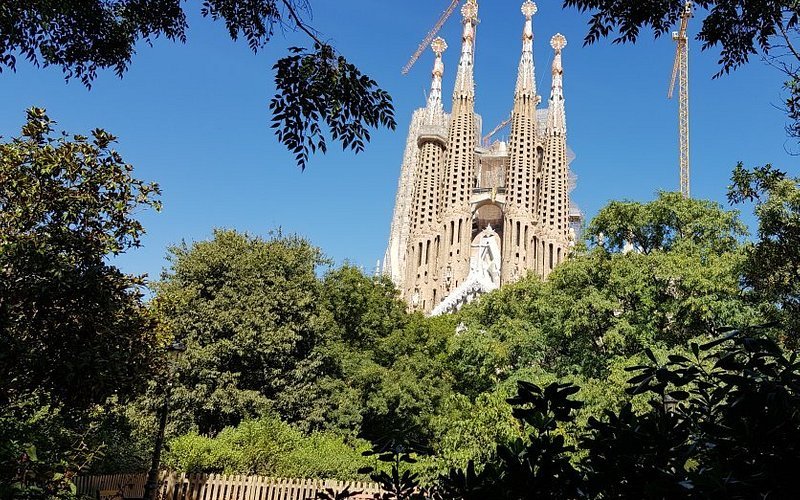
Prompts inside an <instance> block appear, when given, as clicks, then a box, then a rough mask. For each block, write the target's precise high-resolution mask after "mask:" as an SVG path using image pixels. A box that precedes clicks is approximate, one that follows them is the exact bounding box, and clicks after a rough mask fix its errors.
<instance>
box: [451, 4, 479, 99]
mask: <svg viewBox="0 0 800 500" xmlns="http://www.w3.org/2000/svg"><path fill="white" fill-rule="evenodd" d="M461 16H462V18H463V19H462V23H463V24H464V31H463V35H462V37H461V60H460V61H459V62H458V73H457V74H456V87H455V90H454V91H453V95H454V96H463V95H470V96H471V95H472V94H473V92H474V91H475V83H474V81H473V76H472V65H473V63H474V55H475V54H474V51H475V26H477V24H478V2H477V1H476V0H467V1H466V2H465V3H464V5H463V6H462V7H461Z"/></svg>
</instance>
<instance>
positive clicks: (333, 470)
mask: <svg viewBox="0 0 800 500" xmlns="http://www.w3.org/2000/svg"><path fill="white" fill-rule="evenodd" d="M367 449H369V445H368V444H367V443H366V441H362V440H350V441H348V440H346V439H345V438H344V437H342V436H340V435H337V434H334V433H332V432H314V433H312V434H310V435H304V434H303V433H302V432H301V431H300V430H298V429H297V428H295V427H292V426H291V425H289V424H287V423H285V422H282V421H281V420H280V419H279V418H278V417H276V416H267V417H263V418H260V419H258V420H247V421H244V422H242V423H241V424H239V425H238V426H237V427H227V428H225V429H224V430H223V431H222V432H220V433H219V434H218V435H217V436H216V437H207V436H201V435H198V434H197V433H190V434H185V435H183V436H180V437H177V438H174V439H172V440H170V442H169V444H168V451H167V452H166V454H165V458H164V463H165V465H167V466H168V467H170V468H173V469H175V470H178V471H181V472H192V473H222V474H255V475H262V476H273V477H315V478H335V479H343V480H352V479H363V476H362V475H359V473H358V469H359V468H360V467H363V466H366V465H370V464H371V463H372V461H371V460H370V459H367V458H364V457H363V456H361V452H362V451H365V450H367Z"/></svg>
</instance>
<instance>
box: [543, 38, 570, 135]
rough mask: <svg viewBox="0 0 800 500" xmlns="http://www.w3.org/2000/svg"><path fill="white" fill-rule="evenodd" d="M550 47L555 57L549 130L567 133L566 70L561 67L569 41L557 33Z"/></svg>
mask: <svg viewBox="0 0 800 500" xmlns="http://www.w3.org/2000/svg"><path fill="white" fill-rule="evenodd" d="M550 46H551V47H553V50H554V51H555V56H554V57H553V87H552V89H551V91H550V108H549V112H548V115H549V117H548V123H547V125H548V128H549V129H550V133H558V132H560V133H565V132H566V128H567V126H566V119H565V116H564V68H563V66H562V65H561V51H562V50H564V47H566V46H567V39H566V37H564V35H562V34H561V33H557V34H555V35H554V36H553V38H552V39H550Z"/></svg>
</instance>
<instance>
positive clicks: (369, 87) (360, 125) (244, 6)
mask: <svg viewBox="0 0 800 500" xmlns="http://www.w3.org/2000/svg"><path fill="white" fill-rule="evenodd" d="M185 9H186V7H185V6H184V2H181V1H180V0H135V1H130V0H110V1H109V0H90V1H82V0H64V1H57V2H53V1H51V0H33V1H25V2H5V3H4V4H3V8H2V9H0V72H2V70H3V69H4V68H6V69H10V70H14V69H15V68H16V65H17V57H18V56H22V57H24V58H25V59H27V60H28V61H30V62H31V63H32V64H34V65H36V66H40V65H41V66H58V67H60V68H61V70H62V71H63V73H64V77H65V78H66V79H67V80H71V79H77V80H80V81H81V82H82V83H83V84H84V85H86V86H87V87H91V84H92V82H93V81H94V80H95V79H96V78H97V75H98V71H101V70H104V69H111V70H113V71H114V72H115V73H116V74H117V76H119V77H122V76H123V75H124V74H125V72H126V71H127V69H128V67H129V66H130V64H131V63H132V61H133V56H134V55H135V53H136V47H137V44H141V43H146V44H150V43H151V42H152V41H153V40H155V39H157V38H159V37H164V38H166V39H168V40H171V41H180V42H182V43H185V42H186V41H187V34H186V31H187V28H188V25H187V22H186V10H185ZM200 13H201V14H202V16H203V17H206V18H209V19H211V20H213V21H221V22H223V23H224V24H225V27H226V28H227V31H228V35H229V36H230V37H231V39H233V40H238V39H240V38H243V39H245V41H246V42H247V45H248V46H249V47H250V49H251V50H252V51H253V52H257V51H258V50H260V49H262V48H263V47H264V46H265V45H266V44H267V43H268V42H269V41H270V40H271V39H272V37H273V36H274V34H275V31H276V29H277V30H292V31H296V30H299V31H302V32H303V33H305V34H306V35H308V37H309V38H310V42H311V46H312V49H310V50H307V49H305V48H303V47H294V48H292V49H291V51H290V52H291V53H290V54H289V55H288V56H286V57H284V58H281V59H280V60H279V61H278V62H277V63H276V64H275V66H274V68H273V69H275V70H276V74H275V84H276V87H277V94H276V95H275V96H274V97H273V98H272V100H271V102H270V109H271V110H272V126H273V128H274V129H275V132H276V135H277V137H278V140H279V141H280V142H281V144H283V145H284V146H285V147H286V148H287V149H289V151H290V152H292V153H293V154H294V155H295V160H296V161H297V165H298V166H299V167H300V168H302V169H305V167H306V164H307V162H308V156H309V153H310V152H314V151H316V150H320V151H321V152H325V151H326V149H327V140H328V137H330V139H333V140H335V141H338V142H340V143H341V145H342V147H343V148H344V149H347V148H350V149H352V150H354V151H355V152H360V151H361V150H363V148H364V144H365V142H368V141H369V139H370V135H369V130H368V129H369V128H375V127H388V128H390V129H394V128H395V126H396V123H395V120H394V107H393V106H392V100H391V97H389V94H388V93H386V91H384V90H382V89H381V88H380V87H378V84H377V83H376V82H375V81H374V80H372V79H371V78H369V77H368V76H366V75H364V74H363V73H362V72H361V71H360V70H359V69H358V68H357V67H356V66H354V65H353V64H351V63H349V62H348V61H347V59H345V57H344V56H343V55H341V54H338V53H337V52H336V50H335V48H334V47H333V46H332V45H330V44H329V43H325V42H322V41H321V40H320V38H319V37H318V36H317V34H316V32H315V31H314V29H313V27H311V26H310V25H309V24H308V23H307V22H306V21H304V20H303V17H302V16H303V15H310V13H311V5H310V3H309V2H308V1H307V0H204V1H203V2H202V4H201V6H200Z"/></svg>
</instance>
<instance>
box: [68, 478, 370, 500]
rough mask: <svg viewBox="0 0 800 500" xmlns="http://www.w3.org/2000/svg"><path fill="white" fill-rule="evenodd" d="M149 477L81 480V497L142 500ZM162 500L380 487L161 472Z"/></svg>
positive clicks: (278, 496)
mask: <svg viewBox="0 0 800 500" xmlns="http://www.w3.org/2000/svg"><path fill="white" fill-rule="evenodd" d="M146 480H147V475H146V474H114V475H107V476H82V477H78V478H77V479H76V481H75V484H76V485H77V487H78V493H80V494H82V495H87V496H91V497H95V498H96V497H97V495H98V492H101V491H102V492H103V493H104V496H106V497H107V495H108V492H111V491H120V492H122V496H121V497H118V498H142V497H143V496H144V484H145V482H146ZM159 485H160V487H159V493H160V496H159V497H158V498H159V499H160V500H305V499H311V498H314V497H315V496H316V494H317V492H318V491H324V490H326V489H327V488H333V490H334V491H341V490H343V489H344V488H345V487H346V486H350V491H362V494H361V495H359V496H357V497H355V498H356V499H358V500H365V499H369V498H373V495H374V494H375V493H378V492H380V488H379V487H378V485H377V484H374V483H366V482H358V481H355V482H343V481H336V480H332V479H280V478H271V477H263V476H223V475H221V474H175V473H168V472H165V471H162V472H161V474H160V477H159Z"/></svg>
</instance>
